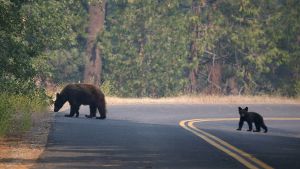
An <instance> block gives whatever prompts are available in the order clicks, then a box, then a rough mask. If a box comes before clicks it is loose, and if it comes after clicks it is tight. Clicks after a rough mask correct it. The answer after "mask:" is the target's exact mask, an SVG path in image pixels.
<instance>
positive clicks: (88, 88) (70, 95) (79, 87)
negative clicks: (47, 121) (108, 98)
mask: <svg viewBox="0 0 300 169" xmlns="http://www.w3.org/2000/svg"><path fill="white" fill-rule="evenodd" d="M66 102H69V103H70V107H71V110H70V114H66V115H65V116H66V117H73V116H74V115H75V114H76V117H78V116H79V107H80V105H89V106H90V115H85V116H86V117H87V118H93V117H96V112H97V109H98V111H99V113H100V117H97V119H105V118H106V105H105V96H104V94H103V93H102V92H101V90H100V89H99V88H98V87H96V86H94V85H91V84H68V85H67V86H66V87H64V88H63V90H62V91H61V92H60V93H57V94H56V100H55V102H54V111H55V112H58V111H59V109H61V107H62V106H63V105H64V104H65V103H66Z"/></svg>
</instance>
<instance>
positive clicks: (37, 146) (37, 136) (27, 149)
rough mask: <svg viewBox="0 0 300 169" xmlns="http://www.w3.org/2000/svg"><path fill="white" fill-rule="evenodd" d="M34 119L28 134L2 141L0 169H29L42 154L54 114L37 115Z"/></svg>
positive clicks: (0, 141)
mask: <svg viewBox="0 0 300 169" xmlns="http://www.w3.org/2000/svg"><path fill="white" fill-rule="evenodd" d="M32 117H33V125H32V127H31V129H30V130H29V131H28V132H26V133H24V134H22V135H19V136H10V137H7V138H2V139H1V140H0V168H3V169H16V168H18V169H27V168H30V167H31V166H32V165H33V164H34V163H35V161H36V160H37V159H38V157H39V156H40V155H41V154H42V152H43V150H44V148H45V145H46V143H47V139H48V133H49V130H50V126H51V121H52V120H53V113H35V114H33V116H32Z"/></svg>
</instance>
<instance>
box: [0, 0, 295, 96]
mask: <svg viewBox="0 0 300 169" xmlns="http://www.w3.org/2000/svg"><path fill="white" fill-rule="evenodd" d="M0 13H1V19H0V22H1V31H0V36H1V39H0V40H1V43H0V45H1V48H0V50H1V52H0V53H1V58H0V59H1V60H0V74H1V76H0V80H1V84H0V90H1V92H7V93H22V94H24V93H30V92H33V91H35V90H37V89H38V90H41V89H42V90H43V89H44V88H45V87H48V86H53V85H63V84H66V83H78V82H87V83H94V84H96V85H98V86H101V87H102V88H103V90H104V91H105V92H106V93H107V94H108V95H114V96H120V97H155V98H156V97H166V96H177V95H189V94H193V95H197V94H214V95H260V94H270V95H273V94H275V95H284V96H299V94H300V67H299V65H300V64H299V63H300V62H299V61H300V57H299V55H300V48H299V47H300V46H299V45H300V1H298V0H275V1H274V0H225V1H224V0H106V1H104V0H80V1H79V0H78V1H73V0H61V1H56V0H49V1H43V0H34V1H32V0H3V1H1V3H0ZM88 76H89V77H88Z"/></svg>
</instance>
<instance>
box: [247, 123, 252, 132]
mask: <svg viewBox="0 0 300 169" xmlns="http://www.w3.org/2000/svg"><path fill="white" fill-rule="evenodd" d="M247 123H248V126H249V129H248V130H247V131H252V122H250V121H247Z"/></svg>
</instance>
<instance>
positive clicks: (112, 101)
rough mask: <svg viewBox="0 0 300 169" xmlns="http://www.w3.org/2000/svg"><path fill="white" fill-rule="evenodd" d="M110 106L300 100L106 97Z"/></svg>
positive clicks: (290, 101)
mask: <svg viewBox="0 0 300 169" xmlns="http://www.w3.org/2000/svg"><path fill="white" fill-rule="evenodd" d="M106 102H107V104H108V105H127V104H300V98H297V99H294V98H288V97H279V96H212V95H208V96H205V95H202V96H179V97H166V98H158V99H153V98H119V97H106Z"/></svg>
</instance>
